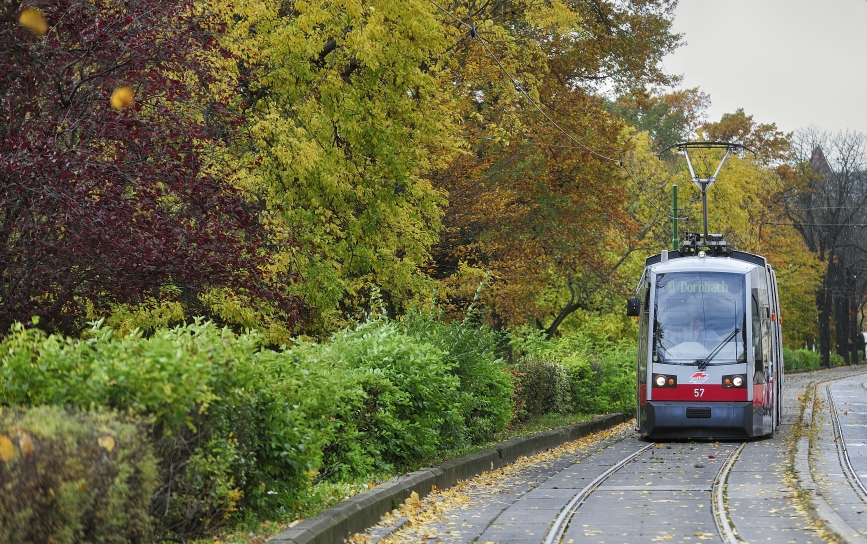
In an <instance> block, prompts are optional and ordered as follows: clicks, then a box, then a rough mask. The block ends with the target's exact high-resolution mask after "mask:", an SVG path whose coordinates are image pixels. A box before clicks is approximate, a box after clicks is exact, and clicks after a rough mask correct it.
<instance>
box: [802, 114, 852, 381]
mask: <svg viewBox="0 0 867 544" xmlns="http://www.w3.org/2000/svg"><path fill="white" fill-rule="evenodd" d="M795 152H796V157H797V158H798V160H799V164H798V171H799V173H800V175H801V176H802V178H803V184H802V187H801V189H800V190H799V191H797V192H796V193H795V194H793V195H792V198H791V199H790V201H789V207H788V210H787V211H788V214H789V217H790V218H791V220H792V222H793V223H794V225H795V228H796V229H797V230H798V232H799V233H800V234H801V236H802V237H803V239H804V241H805V242H806V244H807V246H808V247H809V248H810V250H811V251H813V252H815V253H816V254H817V255H818V257H819V259H820V260H821V261H823V262H824V263H825V264H826V269H825V275H824V278H823V281H822V285H821V286H820V288H819V289H818V290H817V291H816V306H817V308H818V312H819V319H818V325H819V350H820V352H821V356H822V364H823V365H824V366H830V352H831V349H832V348H833V347H834V344H836V346H837V352H838V354H840V355H841V356H842V357H843V358H844V359H845V360H846V362H847V363H849V362H857V361H858V355H857V348H858V346H860V345H861V339H860V331H858V330H857V325H856V324H857V316H858V314H859V313H860V312H861V309H862V308H863V306H864V299H865V288H867V281H865V279H867V278H865V276H867V269H865V265H867V260H865V254H867V238H865V235H864V229H863V227H864V225H865V224H867V215H865V212H864V207H865V205H867V138H865V135H863V134H860V133H852V132H846V133H838V134H833V135H832V134H828V133H824V132H821V131H819V130H818V129H816V128H815V127H811V128H808V129H804V130H801V131H799V132H798V133H797V134H796V136H795ZM832 321H833V322H832ZM832 332H836V334H835V335H834V336H835V338H834V340H835V341H834V342H832ZM853 358H854V361H853Z"/></svg>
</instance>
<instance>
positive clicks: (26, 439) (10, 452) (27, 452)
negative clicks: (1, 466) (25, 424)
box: [0, 428, 35, 463]
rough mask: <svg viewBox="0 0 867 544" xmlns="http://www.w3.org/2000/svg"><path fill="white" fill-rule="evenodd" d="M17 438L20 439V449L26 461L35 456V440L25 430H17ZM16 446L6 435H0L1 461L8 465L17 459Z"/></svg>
mask: <svg viewBox="0 0 867 544" xmlns="http://www.w3.org/2000/svg"><path fill="white" fill-rule="evenodd" d="M15 437H16V438H17V439H18V449H19V451H20V452H21V455H22V456H24V458H25V459H26V458H27V457H30V456H31V455H33V451H34V449H35V448H34V445H33V439H32V438H30V435H29V434H27V432H26V431H24V430H23V429H20V428H18V429H15ZM15 454H16V451H15V445H14V443H13V442H12V439H11V438H9V437H8V436H7V435H5V434H0V461H3V462H4V463H8V462H9V461H11V460H12V458H13V457H15Z"/></svg>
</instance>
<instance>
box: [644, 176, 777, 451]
mask: <svg viewBox="0 0 867 544" xmlns="http://www.w3.org/2000/svg"><path fill="white" fill-rule="evenodd" d="M717 172H719V170H717ZM700 181H704V182H707V181H708V180H707V179H705V180H700ZM707 186H708V184H707V183H705V184H704V186H703V187H701V189H702V193H703V196H704V193H705V190H706V189H707ZM704 202H705V218H706V217H707V210H706V198H705V199H704ZM675 207H676V204H675ZM635 295H636V296H634V297H631V298H629V299H628V303H627V314H628V315H631V316H637V317H638V320H639V321H638V324H639V325H638V330H639V332H638V356H637V359H638V361H637V374H638V376H637V394H638V408H637V427H638V431H639V434H640V435H642V436H643V437H646V438H648V439H692V438H697V439H748V438H753V437H761V436H771V435H773V433H774V431H775V430H776V428H777V426H778V425H779V423H780V415H781V404H780V402H781V399H782V394H781V393H782V383H783V349H782V331H781V326H782V318H781V316H780V302H779V293H778V290H777V278H776V274H775V272H774V270H773V268H772V267H771V266H770V264H768V262H767V260H766V259H765V258H764V257H762V256H760V255H755V254H752V253H746V252H743V251H736V250H734V249H732V248H731V247H730V246H729V245H728V244H727V243H726V241H725V239H724V238H723V236H722V235H719V234H708V233H707V219H705V232H704V234H688V235H687V236H686V237H685V240H684V242H683V243H682V244H681V245H680V247H679V249H677V250H670V251H668V250H663V251H661V252H660V253H659V254H656V255H653V256H651V257H648V258H647V259H646V261H645V267H644V272H643V274H642V276H641V279H640V280H639V283H638V287H637V289H636V292H635Z"/></svg>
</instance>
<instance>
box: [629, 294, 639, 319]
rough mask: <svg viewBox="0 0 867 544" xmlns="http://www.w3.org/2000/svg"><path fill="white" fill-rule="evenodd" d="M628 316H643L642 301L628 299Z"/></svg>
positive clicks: (632, 298)
mask: <svg viewBox="0 0 867 544" xmlns="http://www.w3.org/2000/svg"><path fill="white" fill-rule="evenodd" d="M626 315H628V316H637V315H641V299H640V298H638V297H629V298H627V299H626Z"/></svg>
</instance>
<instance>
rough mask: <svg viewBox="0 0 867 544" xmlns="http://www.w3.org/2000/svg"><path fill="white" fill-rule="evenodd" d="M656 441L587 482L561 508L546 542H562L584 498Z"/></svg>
mask: <svg viewBox="0 0 867 544" xmlns="http://www.w3.org/2000/svg"><path fill="white" fill-rule="evenodd" d="M655 445H656V443H655V442H654V443H651V444H648V445H646V446H644V447H643V448H641V449H640V450H638V451H635V452H633V453H630V454H629V455H628V456H626V457H624V458H623V459H621V460H620V461H619V462H618V463H617V464H615V465H612V466H611V467H609V468H608V470H606V471H605V472H603V473H602V474H600V475H599V476H597V477H596V479H594V480H593V481H592V482H590V483H589V484H587V485H586V486H585V487H584V488H583V489H582V490H581V491H579V492H578V493H577V494H576V495H575V496H574V497H572V500H570V501H569V503H568V504H566V506H564V507H563V509H562V510H560V514H559V515H558V516H557V519H555V520H554V523H553V524H552V525H551V528H550V529H548V534H547V536H546V537H545V544H554V543H555V542H560V541H561V540H562V539H563V535H564V534H565V533H566V528H567V527H568V526H569V521H570V520H571V519H572V516H574V515H575V511H576V510H577V509H578V507H579V506H581V503H582V502H584V499H586V498H587V495H589V494H590V493H592V492H593V490H595V489H596V488H597V487H599V485H600V484H601V483H602V482H604V481H605V480H607V479H608V478H609V477H610V476H611V475H612V474H614V473H615V472H617V471H618V470H620V469H621V468H623V467H624V466H626V465H627V464H628V463H630V462H632V460H633V459H635V458H636V457H638V456H639V455H641V454H642V453H644V452H646V451H647V450H649V449H650V448H652V447H654V446H655Z"/></svg>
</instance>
